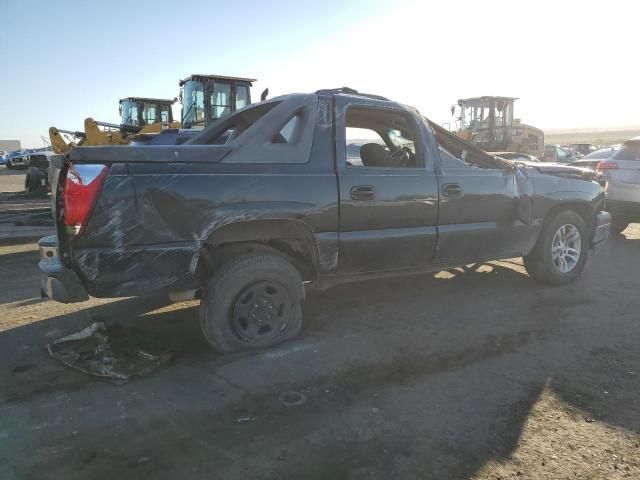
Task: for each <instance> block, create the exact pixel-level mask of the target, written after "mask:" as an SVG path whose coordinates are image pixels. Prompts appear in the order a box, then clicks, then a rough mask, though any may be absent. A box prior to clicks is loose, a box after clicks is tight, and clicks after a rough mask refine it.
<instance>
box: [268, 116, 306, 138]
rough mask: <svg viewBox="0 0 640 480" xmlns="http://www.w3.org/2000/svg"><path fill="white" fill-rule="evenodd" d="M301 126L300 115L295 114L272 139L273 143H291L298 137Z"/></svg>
mask: <svg viewBox="0 0 640 480" xmlns="http://www.w3.org/2000/svg"><path fill="white" fill-rule="evenodd" d="M301 124H302V114H300V113H297V114H296V115H294V116H293V117H291V118H290V119H289V121H288V122H287V123H285V125H284V127H282V128H281V129H280V131H279V132H278V133H276V134H275V136H274V137H273V140H272V142H273V143H293V142H294V141H295V139H296V137H297V136H298V132H299V131H300V126H301Z"/></svg>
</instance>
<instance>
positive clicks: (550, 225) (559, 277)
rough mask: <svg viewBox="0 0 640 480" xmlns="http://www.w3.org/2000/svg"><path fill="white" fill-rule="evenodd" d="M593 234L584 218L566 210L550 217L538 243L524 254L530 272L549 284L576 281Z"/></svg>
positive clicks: (535, 277) (534, 276) (563, 283)
mask: <svg viewBox="0 0 640 480" xmlns="http://www.w3.org/2000/svg"><path fill="white" fill-rule="evenodd" d="M588 251H589V237H588V235H587V229H586V226H585V223H584V220H583V218H582V217H581V216H580V215H579V214H577V213H576V212H574V211H572V210H565V211H562V212H560V213H558V214H557V215H555V216H554V217H552V218H550V219H549V220H548V221H546V222H545V223H544V225H543V227H542V231H541V232H540V236H539V237H538V241H537V242H536V245H535V247H533V250H532V251H531V253H529V255H526V256H525V257H523V259H524V266H525V268H526V269H527V273H529V275H530V276H531V277H532V278H534V279H536V280H538V281H540V282H543V283H547V284H549V285H565V284H567V283H570V282H572V281H574V280H575V279H576V278H578V276H580V274H581V273H582V270H583V269H584V265H585V262H586V261H587V254H588Z"/></svg>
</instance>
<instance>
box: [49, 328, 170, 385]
mask: <svg viewBox="0 0 640 480" xmlns="http://www.w3.org/2000/svg"><path fill="white" fill-rule="evenodd" d="M47 350H48V351H49V355H51V358H55V359H56V360H59V361H61V362H62V363H64V364H65V365H67V366H68V367H71V368H74V369H76V370H80V371H81V372H84V373H86V374H88V375H92V376H95V377H103V378H111V379H114V380H116V381H118V382H120V383H122V382H127V381H129V380H131V378H133V377H135V376H143V375H146V374H148V373H150V372H151V371H153V370H155V369H156V368H158V367H159V366H160V365H162V364H164V363H165V362H167V361H168V360H169V359H171V358H172V356H173V354H172V353H170V352H151V351H148V350H146V349H142V348H140V346H139V345H138V344H137V342H136V341H135V339H134V338H133V336H131V335H128V334H127V332H126V331H125V329H124V328H123V327H121V326H118V325H116V326H110V327H107V326H105V324H104V323H103V322H95V323H93V324H91V325H89V326H88V327H86V328H84V329H82V330H80V331H79V332H76V333H72V334H71V335H67V336H65V337H62V338H60V339H58V340H56V341H54V342H52V343H50V344H48V345H47Z"/></svg>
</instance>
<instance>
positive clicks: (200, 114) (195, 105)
mask: <svg viewBox="0 0 640 480" xmlns="http://www.w3.org/2000/svg"><path fill="white" fill-rule="evenodd" d="M204 120H205V119H204V85H203V84H202V83H200V82H196V81H195V80H189V81H187V82H186V83H185V84H184V87H183V90H182V124H183V125H186V126H189V125H204Z"/></svg>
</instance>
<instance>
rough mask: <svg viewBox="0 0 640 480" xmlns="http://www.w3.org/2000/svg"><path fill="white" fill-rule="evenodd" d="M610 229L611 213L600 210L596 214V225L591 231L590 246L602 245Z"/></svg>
mask: <svg viewBox="0 0 640 480" xmlns="http://www.w3.org/2000/svg"><path fill="white" fill-rule="evenodd" d="M610 229H611V214H610V213H609V212H605V211H602V212H600V213H598V214H597V215H596V225H595V230H594V232H593V241H592V247H593V248H596V247H598V246H599V245H602V244H603V243H604V242H605V241H606V240H607V238H608V237H609V231H610Z"/></svg>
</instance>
